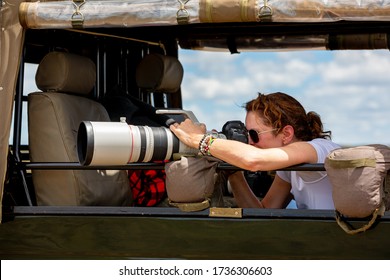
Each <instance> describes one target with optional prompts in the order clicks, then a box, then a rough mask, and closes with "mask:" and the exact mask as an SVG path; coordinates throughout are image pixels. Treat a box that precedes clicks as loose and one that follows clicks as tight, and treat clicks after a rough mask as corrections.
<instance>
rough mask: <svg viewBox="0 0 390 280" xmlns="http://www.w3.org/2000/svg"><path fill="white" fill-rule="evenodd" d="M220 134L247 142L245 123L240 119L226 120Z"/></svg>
mask: <svg viewBox="0 0 390 280" xmlns="http://www.w3.org/2000/svg"><path fill="white" fill-rule="evenodd" d="M221 133H222V134H224V135H225V136H226V138H227V139H229V140H236V141H240V142H242V143H248V133H247V130H246V127H245V124H244V123H243V122H242V121H237V120H234V121H228V122H226V123H225V124H224V125H223V127H222V132H221Z"/></svg>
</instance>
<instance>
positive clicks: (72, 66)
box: [28, 52, 132, 206]
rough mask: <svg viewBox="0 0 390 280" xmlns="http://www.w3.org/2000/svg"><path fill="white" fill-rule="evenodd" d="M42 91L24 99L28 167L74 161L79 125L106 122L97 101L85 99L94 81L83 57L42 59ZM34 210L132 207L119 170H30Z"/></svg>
mask: <svg viewBox="0 0 390 280" xmlns="http://www.w3.org/2000/svg"><path fill="white" fill-rule="evenodd" d="M35 80H36V84H37V87H38V88H39V89H40V90H41V91H42V92H34V93H31V94H29V96H28V129H29V145H30V159H31V161H32V162H76V163H78V156H77V148H76V145H77V130H78V127H79V124H80V122H82V121H86V120H88V121H110V118H109V116H108V113H107V111H106V110H105V108H104V107H103V106H102V105H101V104H100V103H98V102H96V101H94V100H92V99H89V98H87V96H88V95H89V94H90V93H91V91H92V89H93V87H94V85H95V81H96V67H95V64H94V63H93V62H92V61H91V60H90V59H88V58H86V57H82V56H78V55H74V54H69V53H63V52H51V53H49V54H47V55H46V56H45V57H44V58H43V59H42V61H41V63H40V65H39V66H38V70H37V73H36V77H35ZM32 179H33V184H34V188H35V192H36V198H37V204H38V205H101V206H103V205H104V206H124V205H130V204H131V202H132V197H131V190H130V187H129V181H128V178H127V173H126V171H124V170H121V171H118V170H37V169H35V170H32Z"/></svg>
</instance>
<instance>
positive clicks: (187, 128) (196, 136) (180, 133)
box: [169, 119, 206, 149]
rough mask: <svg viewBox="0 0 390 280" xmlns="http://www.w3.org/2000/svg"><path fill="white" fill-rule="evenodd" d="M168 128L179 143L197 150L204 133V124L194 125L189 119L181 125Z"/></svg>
mask: <svg viewBox="0 0 390 280" xmlns="http://www.w3.org/2000/svg"><path fill="white" fill-rule="evenodd" d="M169 128H170V129H171V131H172V132H173V133H174V134H175V135H176V136H177V138H179V140H180V141H181V142H183V143H184V144H185V145H187V146H190V147H192V148H196V149H197V148H199V142H200V141H201V140H202V138H203V135H204V134H205V133H206V125H205V124H203V123H201V124H196V123H194V122H193V121H191V120H190V119H185V120H184V121H183V122H181V123H174V124H172V125H170V126H169Z"/></svg>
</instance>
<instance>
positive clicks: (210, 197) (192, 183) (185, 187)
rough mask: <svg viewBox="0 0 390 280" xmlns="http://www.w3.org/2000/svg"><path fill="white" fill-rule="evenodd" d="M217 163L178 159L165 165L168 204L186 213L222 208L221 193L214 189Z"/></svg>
mask: <svg viewBox="0 0 390 280" xmlns="http://www.w3.org/2000/svg"><path fill="white" fill-rule="evenodd" d="M218 162H220V160H218V159H216V158H214V157H211V156H199V157H198V156H181V157H180V159H179V160H175V161H171V162H168V163H167V164H165V173H166V191H167V195H168V199H169V204H170V205H172V206H175V207H178V208H179V209H181V210H182V211H185V212H192V211H201V210H204V209H206V208H209V207H210V206H223V199H222V192H220V190H221V189H220V188H217V187H216V186H217V185H218V173H217V172H216V169H217V164H218Z"/></svg>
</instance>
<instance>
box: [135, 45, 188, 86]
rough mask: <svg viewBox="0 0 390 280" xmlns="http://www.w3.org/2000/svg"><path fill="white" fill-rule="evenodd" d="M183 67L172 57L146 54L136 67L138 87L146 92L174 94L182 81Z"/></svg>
mask: <svg viewBox="0 0 390 280" xmlns="http://www.w3.org/2000/svg"><path fill="white" fill-rule="evenodd" d="M183 72H184V70H183V66H182V65H181V63H180V61H179V60H178V59H177V58H176V57H173V56H166V55H161V54H157V53H152V54H147V55H146V56H145V57H144V58H143V59H142V60H141V62H140V63H139V64H138V66H137V70H136V82H137V85H138V87H140V88H141V89H143V90H145V91H148V92H156V93H157V92H158V93H175V92H177V91H178V90H179V89H180V86H181V82H182V80H183Z"/></svg>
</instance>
